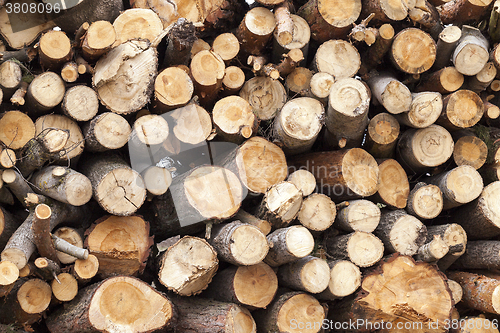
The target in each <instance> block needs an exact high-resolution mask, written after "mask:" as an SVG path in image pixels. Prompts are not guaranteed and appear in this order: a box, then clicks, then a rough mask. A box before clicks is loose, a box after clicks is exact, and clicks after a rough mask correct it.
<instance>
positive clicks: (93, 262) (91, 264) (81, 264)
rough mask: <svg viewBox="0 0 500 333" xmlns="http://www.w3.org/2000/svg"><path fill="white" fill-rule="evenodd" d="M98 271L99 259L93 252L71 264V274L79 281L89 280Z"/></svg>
mask: <svg viewBox="0 0 500 333" xmlns="http://www.w3.org/2000/svg"><path fill="white" fill-rule="evenodd" d="M98 271H99V259H97V257H96V256H95V255H93V254H89V257H88V258H87V259H77V260H76V261H75V265H74V266H73V275H74V276H75V277H76V279H77V280H78V281H79V282H80V283H86V282H88V281H90V279H92V278H93V277H94V276H96V275H97V272H98Z"/></svg>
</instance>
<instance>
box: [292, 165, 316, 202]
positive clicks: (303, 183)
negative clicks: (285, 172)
mask: <svg viewBox="0 0 500 333" xmlns="http://www.w3.org/2000/svg"><path fill="white" fill-rule="evenodd" d="M287 181H289V182H290V183H292V184H294V185H295V186H297V188H298V189H299V191H301V192H302V196H303V197H307V196H308V195H310V194H311V193H313V192H314V190H315V189H316V178H314V175H313V174H312V173H311V172H309V171H307V170H297V171H294V172H292V173H291V174H290V175H289V176H288V179H287Z"/></svg>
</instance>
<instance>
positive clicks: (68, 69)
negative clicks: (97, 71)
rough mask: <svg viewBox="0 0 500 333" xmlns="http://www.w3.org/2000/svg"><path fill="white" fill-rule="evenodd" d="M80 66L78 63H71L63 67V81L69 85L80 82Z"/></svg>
mask: <svg viewBox="0 0 500 333" xmlns="http://www.w3.org/2000/svg"><path fill="white" fill-rule="evenodd" d="M79 75H80V74H79V73H78V65H77V64H76V62H73V61H69V62H67V63H65V64H64V65H63V66H62V69H61V79H63V81H64V82H67V83H73V82H75V81H76V80H78V76H79Z"/></svg>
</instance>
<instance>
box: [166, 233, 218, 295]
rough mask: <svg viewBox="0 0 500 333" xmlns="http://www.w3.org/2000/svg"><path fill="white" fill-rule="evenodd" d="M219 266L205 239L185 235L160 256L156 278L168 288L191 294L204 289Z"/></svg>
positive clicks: (176, 291)
mask: <svg viewBox="0 0 500 333" xmlns="http://www.w3.org/2000/svg"><path fill="white" fill-rule="evenodd" d="M218 266H219V261H218V260H217V252H215V250H214V249H213V247H212V246H210V244H208V243H207V241H206V240H204V239H201V238H196V237H192V236H185V237H183V238H181V239H180V240H179V241H177V242H176V243H175V244H173V245H172V246H170V247H169V248H168V249H167V250H166V251H165V252H164V253H163V254H162V256H161V257H160V268H159V273H158V277H159V281H160V283H161V284H163V285H164V286H165V287H167V288H168V290H172V291H173V292H175V293H177V294H179V295H181V296H191V295H196V294H199V293H200V292H201V291H203V290H204V289H206V288H207V286H208V284H209V283H210V281H212V278H213V276H214V275H215V272H216V271H217V268H218Z"/></svg>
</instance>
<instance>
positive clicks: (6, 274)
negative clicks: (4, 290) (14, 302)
mask: <svg viewBox="0 0 500 333" xmlns="http://www.w3.org/2000/svg"><path fill="white" fill-rule="evenodd" d="M18 278H19V268H17V266H16V264H14V263H11V262H10V261H7V260H3V261H0V286H8V285H9V284H12V283H14V282H16V280H17V279H18Z"/></svg>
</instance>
